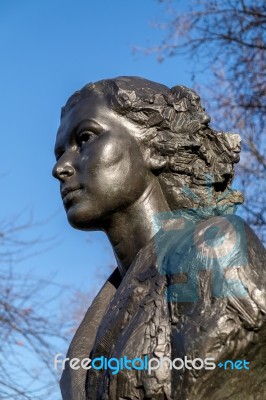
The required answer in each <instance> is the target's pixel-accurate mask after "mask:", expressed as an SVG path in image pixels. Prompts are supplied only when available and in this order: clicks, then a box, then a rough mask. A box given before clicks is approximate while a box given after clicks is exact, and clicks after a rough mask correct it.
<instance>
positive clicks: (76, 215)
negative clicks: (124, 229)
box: [66, 205, 101, 231]
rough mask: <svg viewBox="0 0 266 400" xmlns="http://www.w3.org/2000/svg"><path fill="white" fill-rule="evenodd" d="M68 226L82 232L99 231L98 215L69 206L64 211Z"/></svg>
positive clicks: (78, 207)
mask: <svg viewBox="0 0 266 400" xmlns="http://www.w3.org/2000/svg"><path fill="white" fill-rule="evenodd" d="M66 213H67V219H68V222H69V224H70V225H71V226H72V227H73V228H75V229H79V230H82V231H96V230H101V226H100V225H101V223H100V221H101V216H100V213H97V212H92V210H90V211H89V210H84V209H83V208H82V207H80V206H77V205H75V206H71V207H69V209H67V210H66Z"/></svg>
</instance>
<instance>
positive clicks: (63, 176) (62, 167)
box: [52, 161, 75, 182]
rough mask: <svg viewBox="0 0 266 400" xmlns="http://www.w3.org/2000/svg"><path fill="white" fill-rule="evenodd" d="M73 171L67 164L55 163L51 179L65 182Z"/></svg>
mask: <svg viewBox="0 0 266 400" xmlns="http://www.w3.org/2000/svg"><path fill="white" fill-rule="evenodd" d="M74 172H75V170H74V168H73V167H72V165H71V164H70V163H69V162H67V161H66V162H59V161H58V162H57V163H56V164H55V166H54V168H53V170H52V174H53V177H54V178H56V179H58V180H59V181H61V182H64V181H66V180H67V179H68V178H69V177H70V176H72V175H73V174H74Z"/></svg>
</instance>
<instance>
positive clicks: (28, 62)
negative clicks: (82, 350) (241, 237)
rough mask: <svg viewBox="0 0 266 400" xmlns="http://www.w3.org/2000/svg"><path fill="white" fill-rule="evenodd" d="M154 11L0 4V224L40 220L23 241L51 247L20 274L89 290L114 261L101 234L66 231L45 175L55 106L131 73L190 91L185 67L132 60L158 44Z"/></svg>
mask: <svg viewBox="0 0 266 400" xmlns="http://www.w3.org/2000/svg"><path fill="white" fill-rule="evenodd" d="M162 10H164V7H163V6H162V5H159V3H158V2H157V1H155V0H145V2H140V1H137V2H126V1H122V0H114V1H112V2H110V1H103V0H100V1H97V2H96V1H89V0H77V1H75V2H74V1H70V0H56V1H54V0H45V1H34V0H1V1H0V51H1V76H0V93H1V96H0V102H1V104H0V113H1V142H2V145H1V148H0V152H1V153H0V154H1V164H2V165H1V176H0V179H1V180H0V181H1V184H2V190H3V191H2V193H3V194H2V202H1V210H2V217H1V219H6V220H8V219H9V218H13V217H14V216H15V215H16V214H18V213H19V212H21V211H23V210H24V212H23V213H22V216H21V218H20V221H21V222H23V221H26V220H27V218H28V215H29V213H30V212H32V213H33V219H34V221H36V222H42V221H46V220H47V219H49V221H48V222H47V223H45V224H43V225H41V226H40V227H38V228H35V229H33V230H31V232H25V233H24V234H23V235H25V236H27V237H28V236H29V237H34V236H35V235H36V234H38V235H41V236H42V237H43V238H49V237H56V243H57V244H56V246H54V247H53V248H52V249H50V250H49V251H47V252H44V253H42V254H40V255H39V256H36V257H33V258H31V259H28V260H26V261H25V262H23V263H20V264H19V268H20V269H21V271H23V270H24V269H27V268H32V270H33V271H34V272H35V273H36V274H38V275H41V276H43V275H44V274H49V273H53V272H54V271H56V272H57V275H56V278H55V279H56V280H57V281H58V282H59V283H61V284H62V283H63V284H65V285H70V286H76V287H77V288H81V289H83V290H90V289H91V287H94V286H95V281H97V282H98V281H101V280H102V279H103V277H101V271H102V272H103V274H105V273H106V266H107V265H109V264H112V263H114V258H113V255H112V251H111V248H110V246H109V243H108V242H107V240H106V239H105V236H104V235H103V234H102V233H99V232H98V233H84V232H79V231H77V230H74V229H72V228H71V227H70V226H69V225H68V223H67V220H66V217H65V212H64V210H63V207H62V204H61V198H60V195H59V185H58V182H56V181H55V180H54V179H53V178H52V176H51V169H52V166H53V164H54V156H53V146H54V140H55V134H56V130H57V128H58V124H59V115H60V108H61V106H62V105H63V104H64V103H65V101H66V100H67V98H68V97H69V96H70V95H71V94H72V93H73V92H74V91H75V90H77V89H79V88H80V87H82V86H83V85H84V84H86V83H88V82H90V81H97V80H100V79H103V78H107V77H114V76H119V75H139V76H143V77H145V78H148V79H151V80H155V81H158V82H161V83H164V84H166V85H169V86H173V85H175V84H180V83H183V84H186V85H191V80H190V74H189V73H188V72H187V69H188V67H187V66H186V63H185V62H184V60H182V59H178V58H173V59H171V60H166V61H165V62H164V63H162V64H159V63H158V62H157V61H156V57H155V56H146V55H144V54H142V53H137V54H135V55H134V54H133V52H132V48H133V47H134V46H140V47H146V46H149V45H153V44H158V43H159V42H160V39H161V37H162V32H160V31H158V30H154V29H152V28H151V26H150V23H151V22H152V21H155V20H159V19H160V17H161V14H162ZM51 216H53V217H52V218H50V217H51ZM44 247H45V246H44Z"/></svg>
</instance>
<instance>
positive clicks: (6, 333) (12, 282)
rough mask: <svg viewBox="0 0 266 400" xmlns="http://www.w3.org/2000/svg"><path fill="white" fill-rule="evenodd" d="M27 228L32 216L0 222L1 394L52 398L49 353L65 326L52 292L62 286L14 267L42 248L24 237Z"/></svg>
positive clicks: (53, 379)
mask: <svg viewBox="0 0 266 400" xmlns="http://www.w3.org/2000/svg"><path fill="white" fill-rule="evenodd" d="M31 228H32V223H31V221H27V222H26V223H24V224H19V223H17V222H10V221H9V222H4V221H2V223H1V224H0V343H1V350H0V398H1V399H11V398H12V399H21V400H22V399H30V400H33V399H44V398H45V399H46V398H51V393H52V392H54V391H55V385H58V384H57V376H56V375H55V374H54V372H53V359H54V355H55V351H56V350H55V349H56V343H58V341H59V340H61V339H63V333H62V332H63V331H62V329H61V326H60V324H59V320H58V315H57V313H56V311H55V306H54V304H55V303H54V297H57V296H58V294H59V292H60V288H58V287H56V288H55V287H54V284H52V283H51V280H50V279H40V278H36V277H34V275H33V274H32V273H31V272H27V273H25V272H23V271H22V270H20V269H19V268H18V263H19V261H20V260H22V259H24V258H25V257H30V256H32V255H33V254H34V253H35V252H36V251H37V249H38V250H39V251H41V247H42V246H40V238H37V239H36V238H35V239H34V240H30V239H25V237H28V236H29V230H31ZM22 237H24V239H21V238H22ZM42 244H43V243H42ZM46 244H47V243H46ZM42 250H43V247H42ZM51 286H52V288H51ZM48 287H49V295H48V290H47V289H48ZM51 289H52V292H53V293H52V292H51ZM51 293H52V294H51ZM60 343H61V342H60ZM47 371H49V374H47ZM43 372H44V373H43Z"/></svg>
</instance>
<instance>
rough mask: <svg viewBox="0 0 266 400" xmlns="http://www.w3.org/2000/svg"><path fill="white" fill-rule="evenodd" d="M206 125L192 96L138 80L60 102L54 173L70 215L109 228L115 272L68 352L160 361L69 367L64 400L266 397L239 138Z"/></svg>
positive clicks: (258, 266)
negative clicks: (240, 186) (236, 182)
mask: <svg viewBox="0 0 266 400" xmlns="http://www.w3.org/2000/svg"><path fill="white" fill-rule="evenodd" d="M209 122H210V118H209V116H208V115H207V114H206V112H205V110H204V109H203V108H202V106H201V104H200V99H199V97H198V96H197V94H196V93H195V92H194V91H193V90H190V89H188V88H186V87H184V86H175V87H173V88H172V89H169V88H167V87H166V86H164V85H161V84H158V83H155V82H151V81H148V80H145V79H142V78H137V77H118V78H115V79H108V80H102V81H99V82H96V83H91V84H88V85H86V86H85V87H84V88H82V89H81V90H80V91H78V92H76V93H74V95H73V96H71V97H70V99H69V100H68V101H67V103H66V105H65V107H63V109H62V114H61V124H60V127H59V130H58V134H57V139H56V145H55V155H56V159H57V162H56V165H55V167H54V170H53V174H54V176H55V177H56V178H57V179H58V180H59V181H60V190H61V195H62V200H63V203H64V207H65V210H66V213H67V218H68V221H69V223H70V224H71V225H72V226H73V227H75V228H77V229H82V230H102V231H104V232H105V233H106V234H107V236H108V238H109V240H110V242H111V244H112V247H113V249H114V253H115V256H116V259H117V265H118V267H117V269H116V270H115V271H114V272H113V274H112V275H111V276H110V278H109V279H108V280H107V282H106V283H105V284H104V286H103V287H102V289H101V291H100V292H99V294H98V295H97V296H96V298H95V299H94V301H93V303H92V305H91V306H90V308H89V309H88V311H87V313H86V315H85V317H84V320H83V321H82V323H81V325H80V327H79V328H78V330H77V332H76V334H75V336H74V338H73V340H72V343H71V345H70V348H69V351H68V355H67V357H68V358H69V359H70V360H71V359H73V358H78V359H80V360H81V359H84V358H90V360H92V359H95V358H100V357H102V356H103V357H105V358H106V359H110V358H115V359H121V358H123V357H124V356H127V357H128V359H134V358H139V360H141V359H143V358H145V357H148V358H149V359H151V358H153V359H154V361H155V364H156V360H157V359H158V360H163V357H165V361H162V363H161V364H160V367H159V368H157V369H155V368H151V370H149V371H147V369H145V368H143V369H141V368H138V367H137V366H136V368H132V369H127V368H121V370H120V371H119V373H116V374H114V373H112V371H111V370H110V369H108V368H107V369H106V368H103V367H102V368H101V369H99V368H98V369H97V368H95V369H93V368H90V369H85V368H79V369H73V368H71V367H70V365H69V362H67V363H66V368H65V370H64V371H63V374H62V379H61V391H62V396H63V399H64V400H70V399H71V400H85V399H95V400H96V399H102V400H107V399H110V400H118V399H119V400H126V399H132V400H133V399H134V400H137V399H153V400H158V399H160V400H161V399H168V400H170V399H182V400H192V399H193V400H194V399H197V400H202V399H208V400H214V399H216V400H223V399H229V398H230V399H233V400H237V399H241V400H243V399H245V400H252V399H260V400H261V399H263V398H266V389H265V381H266V362H265V356H266V335H265V331H266V328H265V326H266V325H265V312H266V296H265V293H266V291H265V290H266V278H265V251H264V248H263V246H262V244H261V243H260V241H259V239H258V238H257V236H256V235H255V233H254V232H253V231H252V230H251V229H250V228H249V227H248V226H247V225H246V224H245V222H244V221H243V220H242V219H241V218H240V217H238V216H236V215H235V214H234V212H235V209H236V206H237V205H238V204H241V203H242V201H243V199H242V195H241V193H240V192H237V191H234V190H232V189H231V183H232V179H233V164H234V163H236V162H238V161H239V152H240V139H239V136H238V135H236V134H230V133H223V132H216V131H214V130H213V129H212V128H210V126H209ZM166 358H168V359H171V360H174V359H178V360H179V361H180V360H181V361H180V362H181V363H182V367H181V368H178V367H176V365H175V367H176V368H170V367H169V365H170V364H169V362H168V361H166ZM188 358H189V359H190V360H198V361H195V363H194V364H193V363H192V364H189V365H190V366H188V367H184V366H183V361H182V360H184V359H185V360H187V359H188ZM207 358H211V359H212V360H213V361H214V362H215V368H213V369H208V368H203V367H202V365H199V364H197V363H201V360H206V359H207ZM228 360H229V361H230V363H229V361H228ZM237 361H239V362H240V364H241V362H242V364H241V365H242V366H244V370H241V371H240V369H241V368H240V367H239V366H240V364H239V363H237ZM234 362H235V364H234ZM226 363H227V364H226ZM228 363H229V366H231V368H227V367H225V366H227V365H228ZM191 365H192V367H191ZM232 365H233V367H232ZM247 365H249V366H248V367H247ZM236 369H237V370H236Z"/></svg>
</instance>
